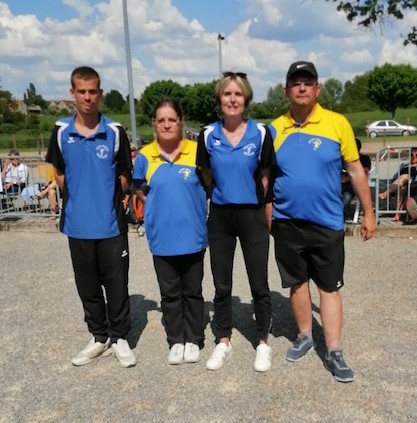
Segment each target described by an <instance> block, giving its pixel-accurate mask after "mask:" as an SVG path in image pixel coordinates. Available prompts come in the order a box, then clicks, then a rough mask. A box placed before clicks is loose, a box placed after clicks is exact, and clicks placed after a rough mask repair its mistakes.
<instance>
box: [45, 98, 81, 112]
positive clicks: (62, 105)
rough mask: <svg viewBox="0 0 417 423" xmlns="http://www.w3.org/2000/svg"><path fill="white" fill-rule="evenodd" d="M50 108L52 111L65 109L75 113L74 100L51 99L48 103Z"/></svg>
mask: <svg viewBox="0 0 417 423" xmlns="http://www.w3.org/2000/svg"><path fill="white" fill-rule="evenodd" d="M48 110H49V111H50V112H52V113H56V112H58V113H59V112H62V111H65V112H67V113H74V111H75V104H74V102H73V101H72V100H56V101H51V102H50V103H49V105H48Z"/></svg>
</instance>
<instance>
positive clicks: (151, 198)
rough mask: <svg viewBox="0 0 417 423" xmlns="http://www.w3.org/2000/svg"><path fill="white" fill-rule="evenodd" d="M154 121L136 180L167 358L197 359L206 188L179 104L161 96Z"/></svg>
mask: <svg viewBox="0 0 417 423" xmlns="http://www.w3.org/2000/svg"><path fill="white" fill-rule="evenodd" d="M152 121H153V126H154V130H155V134H156V139H155V140H154V141H153V142H152V143H151V144H148V145H146V146H144V147H143V148H142V149H141V150H140V151H139V152H138V154H137V156H136V160H135V164H134V169H133V183H134V184H135V187H136V189H137V194H138V196H139V198H140V199H141V200H142V201H143V202H144V204H145V217H144V221H145V228H146V236H147V238H148V243H149V248H150V250H151V252H152V254H153V262H154V267H155V271H156V276H157V279H158V283H159V288H160V291H161V308H162V314H163V322H164V327H165V331H166V334H167V340H168V344H169V347H170V352H169V356H168V362H169V363H170V364H181V363H183V362H188V363H194V362H196V361H198V360H199V357H200V349H201V348H202V347H203V342H204V300H203V295H202V286H201V283H202V280H203V258H204V252H205V249H206V247H207V229H206V217H207V207H206V204H207V201H206V194H205V191H204V188H203V186H202V185H201V183H200V180H199V178H198V176H197V174H196V165H195V162H196V152H197V143H196V142H195V141H190V140H187V139H183V136H182V134H183V128H184V117H183V113H182V110H181V108H180V106H179V104H178V103H177V102H176V101H173V100H163V101H161V102H159V103H158V104H157V105H156V107H155V110H154V114H153V119H152Z"/></svg>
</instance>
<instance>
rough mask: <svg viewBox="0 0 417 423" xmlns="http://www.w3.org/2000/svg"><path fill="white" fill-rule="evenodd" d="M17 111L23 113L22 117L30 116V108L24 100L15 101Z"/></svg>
mask: <svg viewBox="0 0 417 423" xmlns="http://www.w3.org/2000/svg"><path fill="white" fill-rule="evenodd" d="M15 103H16V111H18V112H20V113H22V115H27V114H28V106H27V104H26V103H25V102H24V101H23V100H15Z"/></svg>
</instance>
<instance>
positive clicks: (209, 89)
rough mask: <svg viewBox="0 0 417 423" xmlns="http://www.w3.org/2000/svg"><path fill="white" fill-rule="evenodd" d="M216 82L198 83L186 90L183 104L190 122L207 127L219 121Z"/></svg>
mask: <svg viewBox="0 0 417 423" xmlns="http://www.w3.org/2000/svg"><path fill="white" fill-rule="evenodd" d="M215 86H216V81H215V80H213V81H211V82H203V83H197V84H194V85H192V86H189V87H185V88H186V95H185V99H184V102H183V108H184V113H185V115H186V118H187V119H188V120H194V121H197V122H200V123H202V124H203V125H207V124H208V123H210V122H213V121H215V120H217V119H218V116H217V103H216V97H215V95H214V90H215Z"/></svg>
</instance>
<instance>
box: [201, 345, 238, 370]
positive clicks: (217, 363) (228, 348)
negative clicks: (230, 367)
mask: <svg viewBox="0 0 417 423" xmlns="http://www.w3.org/2000/svg"><path fill="white" fill-rule="evenodd" d="M231 353H232V344H231V343H230V342H229V343H228V344H225V343H224V342H219V343H218V344H217V345H216V348H215V349H214V351H213V354H212V355H211V357H210V358H209V359H208V360H207V363H206V368H207V369H209V370H219V369H221V368H222V367H223V366H224V363H225V362H226V360H227V359H228V358H229V357H230V354H231Z"/></svg>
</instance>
